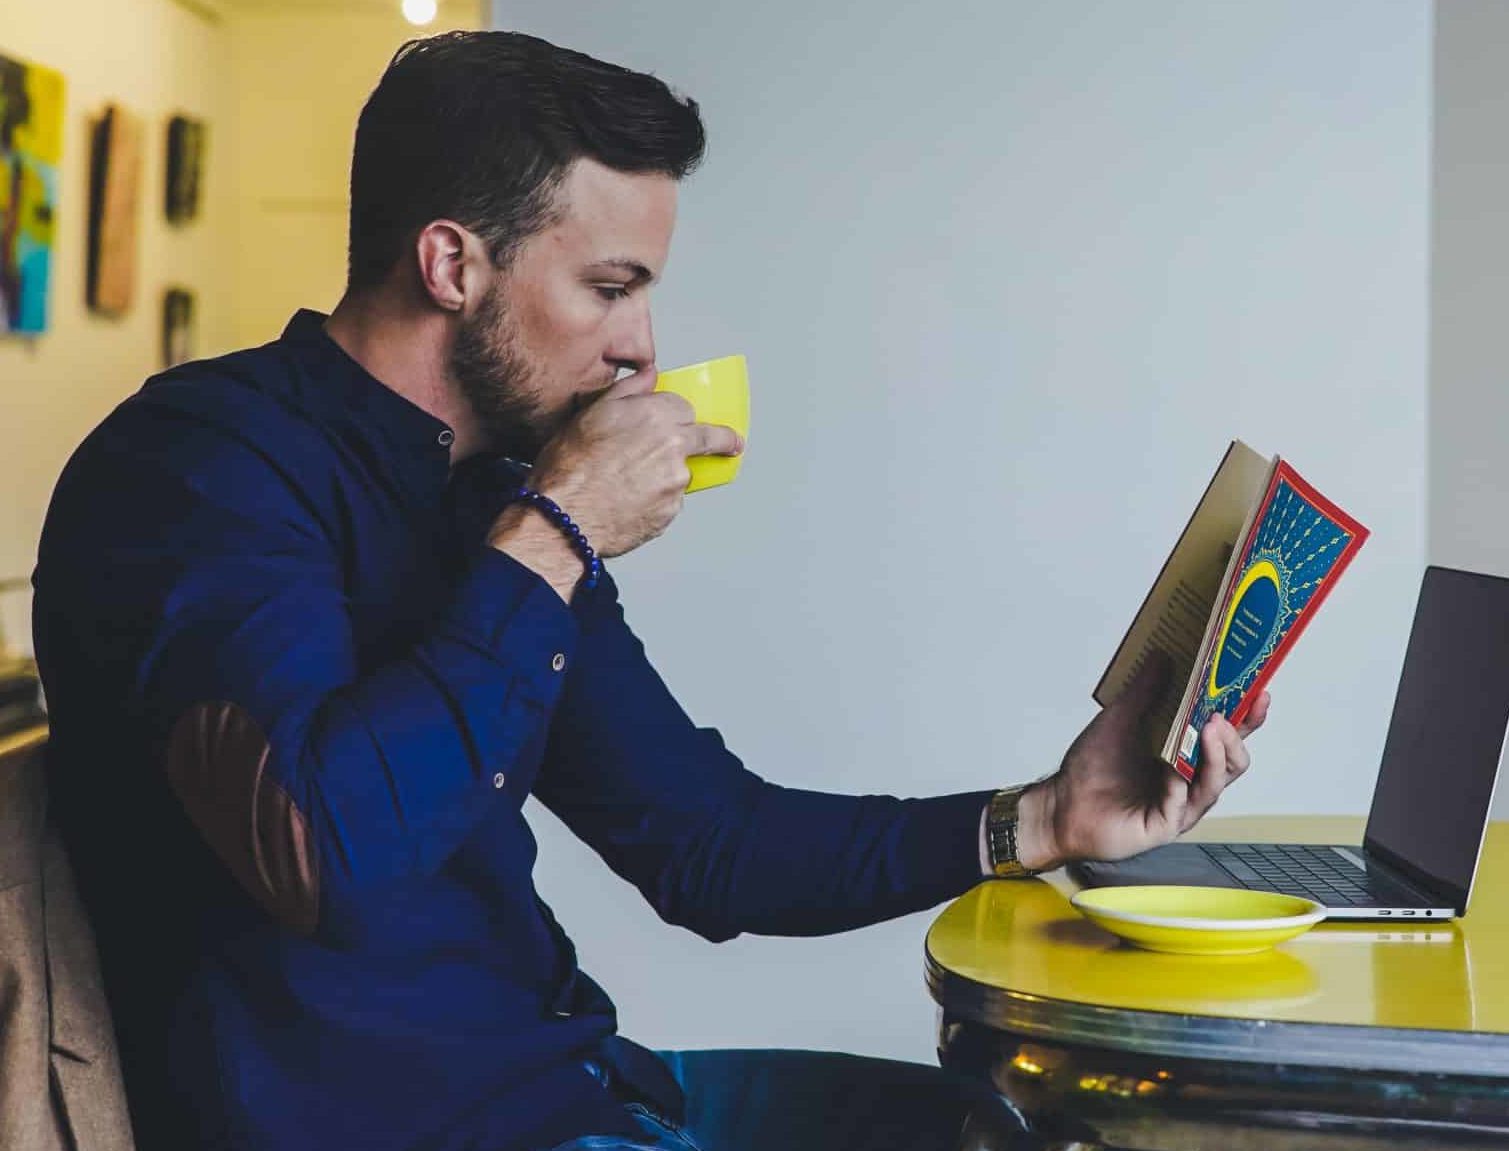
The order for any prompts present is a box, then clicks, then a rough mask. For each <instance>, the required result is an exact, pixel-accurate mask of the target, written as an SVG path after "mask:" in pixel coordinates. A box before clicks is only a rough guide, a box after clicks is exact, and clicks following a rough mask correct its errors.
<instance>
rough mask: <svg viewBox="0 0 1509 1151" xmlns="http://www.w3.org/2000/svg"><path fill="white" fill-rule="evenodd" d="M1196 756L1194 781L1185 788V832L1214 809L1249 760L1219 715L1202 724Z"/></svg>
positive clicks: (1234, 732)
mask: <svg viewBox="0 0 1509 1151" xmlns="http://www.w3.org/2000/svg"><path fill="white" fill-rule="evenodd" d="M1200 753H1201V754H1200V766H1199V768H1197V769H1196V771H1195V781H1194V783H1192V784H1190V785H1189V801H1188V806H1187V807H1186V809H1185V816H1184V828H1183V830H1185V831H1188V830H1189V829H1190V828H1191V827H1193V826H1194V825H1195V824H1196V823H1198V822H1199V821H1200V819H1201V818H1202V817H1203V816H1204V815H1205V813H1206V812H1207V811H1209V810H1210V809H1211V808H1212V807H1214V806H1215V805H1216V800H1218V799H1220V798H1221V793H1222V792H1224V791H1225V790H1226V788H1227V786H1228V785H1229V784H1230V783H1232V781H1234V780H1236V779H1238V778H1240V777H1241V775H1242V773H1243V772H1245V771H1246V770H1247V769H1248V767H1250V766H1251V765H1252V757H1251V755H1250V754H1249V753H1248V751H1247V747H1246V745H1245V744H1244V743H1243V742H1242V737H1241V736H1240V735H1238V734H1237V729H1236V728H1234V727H1232V726H1231V723H1230V722H1229V721H1228V720H1227V719H1226V717H1225V716H1223V715H1220V714H1216V715H1213V716H1211V717H1210V719H1209V720H1207V721H1206V724H1205V730H1204V731H1202V732H1201V733H1200Z"/></svg>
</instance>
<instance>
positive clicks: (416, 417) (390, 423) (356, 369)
mask: <svg viewBox="0 0 1509 1151" xmlns="http://www.w3.org/2000/svg"><path fill="white" fill-rule="evenodd" d="M326 319H328V317H327V316H325V315H324V314H323V313H321V312H316V311H312V310H310V309H308V308H301V309H300V310H299V311H298V312H296V313H295V314H294V317H293V319H291V320H289V321H288V326H287V327H286V328H284V329H283V335H282V336H281V337H279V341H280V342H281V343H283V344H286V345H289V346H291V347H293V348H296V349H297V350H298V351H299V352H300V353H301V354H302V355H303V356H304V357H306V358H308V359H309V360H310V361H311V363H312V365H313V367H314V368H315V375H316V383H317V385H318V386H317V387H316V388H315V389H314V392H315V394H314V395H313V396H311V397H310V398H311V399H312V400H314V401H315V402H316V403H319V404H320V405H321V406H325V407H327V408H329V409H331V410H332V412H333V413H334V414H343V415H345V416H347V417H348V418H349V419H351V420H352V421H353V422H355V423H358V424H361V425H362V426H363V427H364V428H367V429H370V430H372V431H375V432H376V433H377V434H378V435H379V436H381V437H382V439H383V440H384V441H385V442H386V443H387V444H388V445H389V446H390V447H391V448H392V449H393V450H395V451H397V452H400V453H403V454H405V455H408V454H418V455H421V456H425V457H429V458H433V459H438V460H441V461H443V462H444V464H445V468H446V470H449V468H450V455H451V444H452V443H453V442H454V441H455V439H456V433H455V431H454V430H453V429H452V428H451V427H450V426H449V425H448V424H447V423H446V422H445V421H444V420H439V419H436V418H435V417H434V416H432V415H430V413H429V412H427V411H425V410H424V409H423V408H421V407H420V406H419V405H418V404H416V403H414V402H413V401H412V400H409V399H407V398H405V397H404V396H401V395H399V394H398V393H397V392H396V391H394V390H393V389H392V388H390V387H388V386H387V385H386V384H384V383H383V382H382V381H381V380H379V379H378V378H377V377H376V376H374V375H372V373H371V372H369V371H367V369H366V368H364V367H362V366H361V365H360V364H359V363H357V362H356V361H355V360H354V359H352V358H351V357H350V356H349V355H347V354H346V350H345V349H344V348H342V347H341V346H340V345H339V344H337V343H336V342H335V341H334V340H332V339H331V338H330V336H329V334H328V333H326V331H325V321H326Z"/></svg>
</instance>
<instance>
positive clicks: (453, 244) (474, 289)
mask: <svg viewBox="0 0 1509 1151" xmlns="http://www.w3.org/2000/svg"><path fill="white" fill-rule="evenodd" d="M414 249H415V250H414V254H415V256H416V257H417V259H418V265H419V282H420V285H421V286H422V287H423V289H424V293H425V295H427V296H428V297H429V298H430V300H431V301H432V302H433V303H434V304H435V306H436V307H437V308H440V309H442V310H443V311H447V312H458V313H467V312H470V311H471V310H472V308H474V307H475V306H476V304H477V301H478V300H480V299H481V298H482V292H483V289H484V287H485V284H486V282H487V281H486V279H485V278H484V277H483V276H482V275H481V272H482V269H481V267H480V266H479V264H480V263H487V264H489V265H490V264H491V261H490V260H488V258H487V251H486V249H485V247H484V246H483V244H482V241H481V240H479V239H478V238H477V237H476V236H475V235H473V234H472V233H471V232H469V231H468V230H467V229H465V228H463V227H462V226H461V225H460V224H458V223H456V222H455V221H454V220H431V221H430V222H429V223H428V224H426V225H425V226H424V228H423V230H422V231H420V233H419V236H418V238H417V239H416V240H415V241H414Z"/></svg>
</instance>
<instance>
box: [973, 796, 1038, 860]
mask: <svg viewBox="0 0 1509 1151" xmlns="http://www.w3.org/2000/svg"><path fill="white" fill-rule="evenodd" d="M1031 786H1032V785H1031V784H1030V783H1024V784H1022V785H1021V786H1019V787H1008V788H1006V789H1004V790H1002V791H998V792H996V793H995V795H993V796H991V797H990V806H989V808H988V809H987V810H986V812H985V841H986V844H987V846H988V847H989V849H990V869H991V871H993V872H994V873H995V874H996V875H997V876H999V877H1000V878H1002V879H1020V878H1023V877H1025V876H1028V875H1036V874H1037V872H1036V871H1033V870H1032V869H1031V868H1028V867H1023V866H1022V860H1021V856H1020V853H1019V852H1018V850H1017V828H1018V826H1019V824H1020V820H1019V819H1018V817H1017V806H1018V804H1020V803H1021V800H1022V793H1023V792H1024V791H1026V790H1027V789H1028V788H1029V787H1031Z"/></svg>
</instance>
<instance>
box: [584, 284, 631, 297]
mask: <svg viewBox="0 0 1509 1151" xmlns="http://www.w3.org/2000/svg"><path fill="white" fill-rule="evenodd" d="M592 290H593V291H595V292H596V293H597V294H598V295H599V296H601V297H602V298H603V299H605V300H622V299H623V298H624V297H625V296H627V295H628V294H629V289H628V288H626V287H624V285H622V284H594V285H593V286H592Z"/></svg>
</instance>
